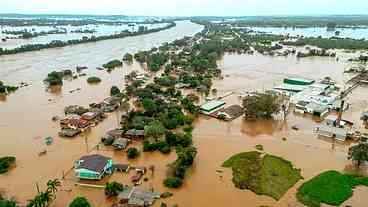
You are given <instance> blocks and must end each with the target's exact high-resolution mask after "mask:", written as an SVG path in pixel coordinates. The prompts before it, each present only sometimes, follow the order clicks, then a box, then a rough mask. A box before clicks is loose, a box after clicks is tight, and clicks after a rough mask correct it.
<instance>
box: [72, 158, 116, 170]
mask: <svg viewBox="0 0 368 207" xmlns="http://www.w3.org/2000/svg"><path fill="white" fill-rule="evenodd" d="M110 159H111V158H109V157H105V156H102V155H98V154H93V155H85V156H83V157H81V158H80V159H79V160H78V161H77V162H79V166H78V167H77V169H87V170H91V171H95V172H99V173H102V172H103V170H104V168H105V166H106V164H107V163H108V161H109V160H110Z"/></svg>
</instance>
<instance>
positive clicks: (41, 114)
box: [0, 22, 368, 207]
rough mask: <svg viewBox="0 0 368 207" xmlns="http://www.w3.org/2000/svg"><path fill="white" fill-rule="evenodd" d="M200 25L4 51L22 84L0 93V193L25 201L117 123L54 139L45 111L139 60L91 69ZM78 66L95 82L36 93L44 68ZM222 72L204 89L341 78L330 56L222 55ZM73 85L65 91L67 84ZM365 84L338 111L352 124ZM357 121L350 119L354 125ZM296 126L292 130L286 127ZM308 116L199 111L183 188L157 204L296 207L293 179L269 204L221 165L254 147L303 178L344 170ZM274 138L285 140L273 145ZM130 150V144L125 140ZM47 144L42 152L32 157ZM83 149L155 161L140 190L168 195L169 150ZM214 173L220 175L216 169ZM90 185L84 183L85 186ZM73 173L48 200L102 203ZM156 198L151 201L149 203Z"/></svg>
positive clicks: (85, 94)
mask: <svg viewBox="0 0 368 207" xmlns="http://www.w3.org/2000/svg"><path fill="white" fill-rule="evenodd" d="M201 28H202V27H200V26H198V25H195V24H192V23H189V22H182V23H179V24H178V26H177V27H175V28H172V29H170V30H167V31H161V32H159V33H155V34H149V35H145V36H140V37H132V38H129V39H121V40H108V41H103V42H98V43H94V44H86V45H77V46H73V47H66V48H61V49H52V50H44V51H39V52H32V53H25V54H19V55H14V56H4V57H0V61H1V62H0V68H1V70H0V77H1V79H2V80H4V81H5V82H6V83H8V82H9V83H14V84H16V83H19V82H21V81H26V82H30V83H31V84H32V86H30V87H26V88H22V89H20V90H19V91H17V92H16V93H14V94H11V95H9V96H8V97H7V98H6V99H0V132H1V133H0V137H1V140H0V143H1V145H0V156H5V155H14V156H16V157H17V166H16V168H14V169H12V170H11V171H10V172H8V173H6V174H4V175H0V191H1V190H5V191H6V192H7V194H8V195H9V196H15V198H16V199H18V200H19V201H20V202H21V203H25V202H26V201H27V200H28V199H30V198H32V197H33V196H34V195H35V193H36V183H39V185H40V187H41V188H44V187H45V186H44V183H46V182H47V180H48V179H53V178H56V177H59V178H60V177H61V176H62V174H63V171H64V172H67V171H68V170H69V169H70V168H71V167H72V166H73V161H74V160H76V159H78V158H79V157H80V156H82V155H84V154H86V153H87V152H89V151H91V150H93V149H92V148H93V146H95V145H96V144H97V143H98V141H99V139H100V137H101V136H102V135H103V134H104V132H105V131H107V130H109V129H112V128H115V127H117V126H118V117H119V114H118V113H119V112H117V113H112V114H110V115H109V117H108V119H107V120H105V121H103V122H102V123H100V124H99V125H98V126H97V127H95V128H93V129H92V131H91V132H90V133H88V134H86V135H85V136H81V137H77V138H74V139H63V138H59V137H57V131H58V124H57V122H52V121H51V117H52V116H54V115H60V116H61V115H62V110H63V107H64V106H66V105H69V104H80V105H88V104H89V103H90V102H96V101H100V100H102V99H103V98H104V97H106V96H107V95H108V92H109V89H110V87H111V86H112V85H118V86H120V87H123V85H124V80H123V77H124V74H128V73H129V72H130V71H132V70H141V67H140V65H139V64H137V63H134V64H132V65H130V66H128V65H124V67H123V68H117V69H116V70H114V71H113V72H112V73H111V74H108V73H107V72H105V71H97V70H95V69H94V68H95V67H97V66H99V65H101V64H103V63H105V62H107V61H108V60H110V59H112V58H116V57H121V56H122V55H123V54H124V53H125V52H126V51H132V52H134V51H137V50H140V49H149V48H150V47H152V46H157V45H158V44H159V43H162V42H165V41H172V40H174V39H176V38H180V37H182V36H184V35H193V34H194V33H196V32H198V31H200V30H201ZM75 65H87V66H89V67H90V69H88V70H87V71H86V73H87V74H89V75H98V76H99V77H101V79H102V82H101V83H100V84H98V85H89V84H87V83H86V77H82V78H79V79H77V80H73V81H65V82H64V85H63V87H62V89H61V90H59V91H58V90H56V91H53V92H50V91H46V89H45V87H44V85H43V84H42V79H43V78H44V77H45V76H46V74H47V72H49V71H50V70H52V69H54V68H55V69H61V68H69V67H75ZM220 66H221V68H222V69H223V74H224V76H225V78H224V79H223V80H215V81H214V87H215V88H217V89H218V94H224V93H226V92H230V91H239V90H241V89H248V90H262V89H267V88H269V87H272V86H273V85H275V84H278V83H280V82H281V81H282V78H284V77H285V76H298V77H306V78H315V79H318V78H322V77H324V76H327V75H328V76H331V77H333V78H334V79H336V80H337V81H338V82H343V81H344V80H345V79H346V77H345V76H344V75H343V74H342V72H343V70H344V68H345V67H346V63H343V62H336V60H335V59H333V58H305V59H301V60H297V59H296V58H294V57H267V56H262V55H225V56H224V58H223V60H222V61H221V62H220ZM76 88H81V90H80V91H77V92H74V93H69V91H70V90H73V89H76ZM367 90H368V88H364V87H359V88H357V89H356V90H354V91H353V95H352V96H350V97H349V101H350V103H351V104H352V107H351V109H350V110H349V111H348V112H346V116H347V117H349V118H351V119H353V120H358V119H359V114H360V111H361V110H362V108H364V107H365V106H367V98H368V95H367V94H368V93H367ZM225 100H226V101H227V103H228V104H235V103H239V99H238V98H237V96H236V95H233V96H230V97H228V98H226V99H225ZM359 123H360V122H359ZM294 124H297V125H298V126H299V128H300V129H299V130H298V131H294V130H291V126H292V125H294ZM315 126H316V122H315V121H314V120H313V119H312V118H311V117H309V116H300V115H295V114H293V113H291V114H290V115H289V116H288V117H287V120H286V121H257V122H246V121H243V120H242V119H241V118H240V119H236V120H234V121H232V122H229V123H227V122H221V121H218V120H214V119H211V118H207V117H200V118H199V119H198V120H197V121H196V123H195V130H194V132H193V138H194V144H195V146H196V147H197V149H198V155H197V158H196V160H195V163H194V166H193V168H191V169H190V171H189V172H188V174H187V178H186V181H185V183H184V186H183V187H182V188H181V189H178V190H170V191H171V192H173V193H174V196H173V197H171V198H169V199H166V200H162V201H164V202H166V203H168V204H170V205H172V204H179V206H214V207H222V206H229V205H230V206H234V207H237V206H239V207H240V206H256V207H257V206H260V205H268V206H274V207H278V206H281V207H283V206H285V207H286V206H292V207H294V206H301V204H299V203H298V202H297V201H296V199H295V192H296V190H297V187H298V186H300V185H301V183H302V182H303V181H299V182H298V183H297V184H296V185H295V186H294V187H293V188H291V189H290V190H289V191H288V192H287V193H286V194H285V195H284V197H283V198H282V199H280V200H279V201H275V200H273V199H272V198H269V197H266V196H259V195H255V194H254V193H252V192H250V191H244V190H239V189H236V188H235V187H234V186H233V184H232V182H231V178H232V175H231V170H229V169H223V168H221V164H222V162H223V161H224V160H226V159H227V158H228V157H230V156H231V155H233V154H236V153H239V152H244V151H250V150H254V149H255V148H254V147H255V145H257V144H262V145H263V146H264V149H265V151H266V152H267V153H271V154H274V155H277V156H281V157H284V158H285V159H288V160H290V161H292V162H293V164H294V165H295V166H296V167H297V168H301V170H302V175H303V177H304V178H305V180H307V179H310V178H311V177H313V176H315V175H317V174H319V173H321V172H323V171H325V170H330V169H335V170H340V171H341V170H344V169H345V168H347V167H349V166H350V162H349V161H348V160H347V159H346V153H347V148H348V146H349V144H341V143H334V142H332V141H330V140H325V139H320V138H317V137H316V135H315V134H314V133H313V129H314V127H315ZM46 136H53V137H54V138H55V139H54V143H53V144H52V145H51V146H46V145H45V144H44V143H43V138H44V137H46ZM283 137H285V138H286V141H283V139H282V138H283ZM134 145H136V146H138V147H139V148H140V147H141V145H140V144H139V143H134ZM43 149H47V154H46V155H45V156H41V157H39V156H38V153H39V152H40V151H41V150H43ZM91 153H100V154H104V155H107V156H111V157H113V159H114V161H115V162H117V163H130V164H132V165H134V166H149V165H155V173H154V175H151V174H150V173H148V174H147V175H146V177H147V178H148V179H149V180H148V181H147V182H143V184H142V186H143V187H144V188H147V189H148V188H154V189H155V190H157V191H159V192H164V191H168V190H169V189H166V188H165V187H163V185H162V181H163V179H164V178H165V176H166V169H167V167H166V165H167V164H168V163H170V162H172V161H173V160H175V159H176V156H175V153H174V152H173V153H171V154H169V155H162V154H160V153H143V154H142V156H141V157H139V158H138V159H137V160H134V161H129V160H127V159H126V155H125V154H124V153H123V152H115V151H113V150H111V149H110V148H105V147H100V148H99V149H98V150H96V149H95V150H93V151H92V152H91ZM217 170H222V171H223V172H222V173H221V172H217ZM131 175H133V172H130V174H129V175H126V174H122V173H115V174H114V175H112V176H111V177H108V178H105V179H104V180H103V181H100V182H92V183H94V184H104V183H105V182H106V181H112V180H116V181H120V182H124V183H127V184H129V178H130V176H131ZM88 183H91V182H88ZM74 184H75V178H74V175H73V172H72V171H71V172H69V173H68V174H67V175H66V178H65V179H64V180H63V187H62V188H61V190H60V191H59V192H58V194H57V199H56V200H55V202H54V203H53V204H52V206H57V207H59V206H60V207H64V206H67V205H68V203H69V202H70V201H71V200H72V199H73V198H74V197H75V196H85V197H87V198H88V200H90V201H91V203H92V204H93V206H98V207H103V206H109V205H110V204H111V202H112V201H111V200H106V199H105V196H104V195H103V190H102V189H96V188H85V187H80V186H75V185H74ZM367 198H368V190H367V188H357V189H356V191H355V194H354V196H353V197H352V198H351V199H349V200H348V201H347V202H346V204H349V205H352V206H354V207H360V206H364V204H365V203H367V202H368V200H367ZM159 204H160V202H156V204H155V206H159Z"/></svg>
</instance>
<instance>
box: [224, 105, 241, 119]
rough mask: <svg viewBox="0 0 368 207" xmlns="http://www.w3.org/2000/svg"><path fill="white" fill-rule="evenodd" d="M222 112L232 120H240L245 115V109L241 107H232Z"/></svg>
mask: <svg viewBox="0 0 368 207" xmlns="http://www.w3.org/2000/svg"><path fill="white" fill-rule="evenodd" d="M220 112H223V113H226V114H228V115H229V116H230V117H231V119H235V118H238V117H239V116H241V115H243V113H244V111H243V108H242V107H241V106H239V105H231V106H229V107H227V108H225V109H222V110H220Z"/></svg>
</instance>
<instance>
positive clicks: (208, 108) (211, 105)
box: [200, 100, 226, 115]
mask: <svg viewBox="0 0 368 207" xmlns="http://www.w3.org/2000/svg"><path fill="white" fill-rule="evenodd" d="M225 104H226V103H225V101H221V100H213V101H209V102H207V103H205V104H203V105H202V106H201V108H200V110H201V113H202V114H205V115H210V114H212V113H214V112H216V111H218V110H220V109H222V108H223V106H224V105H225Z"/></svg>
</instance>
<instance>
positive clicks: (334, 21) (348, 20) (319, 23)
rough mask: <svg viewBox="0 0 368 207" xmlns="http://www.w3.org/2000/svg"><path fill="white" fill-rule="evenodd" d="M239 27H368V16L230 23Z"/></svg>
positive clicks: (263, 18) (271, 18) (256, 19)
mask: <svg viewBox="0 0 368 207" xmlns="http://www.w3.org/2000/svg"><path fill="white" fill-rule="evenodd" d="M229 23H233V24H234V25H237V26H253V27H293V28H296V27H298V28H306V27H326V28H329V29H334V28H345V27H353V28H354V27H361V26H368V17H367V16H364V15H362V16H359V15H356V16H349V15H347V16H343V15H339V16H315V17H311V16H257V17H239V18H238V21H235V23H234V22H229Z"/></svg>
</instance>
